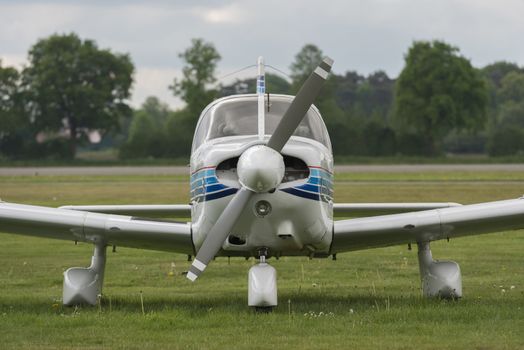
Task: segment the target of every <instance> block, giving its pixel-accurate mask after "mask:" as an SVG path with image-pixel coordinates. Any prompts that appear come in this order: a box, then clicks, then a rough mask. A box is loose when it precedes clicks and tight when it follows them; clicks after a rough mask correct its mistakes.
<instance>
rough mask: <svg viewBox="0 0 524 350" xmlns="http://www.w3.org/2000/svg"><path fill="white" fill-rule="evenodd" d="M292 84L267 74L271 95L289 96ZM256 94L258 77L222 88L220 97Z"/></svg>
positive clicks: (267, 87)
mask: <svg viewBox="0 0 524 350" xmlns="http://www.w3.org/2000/svg"><path fill="white" fill-rule="evenodd" d="M290 90H291V84H290V83H289V82H288V81H287V80H286V79H284V78H282V77H281V76H279V75H275V74H271V73H266V92H268V93H270V94H289V93H290ZM255 92H256V77H255V76H253V77H252V78H248V79H242V80H237V81H235V82H234V83H232V84H230V85H226V86H222V88H221V91H220V96H229V95H236V94H249V93H255Z"/></svg>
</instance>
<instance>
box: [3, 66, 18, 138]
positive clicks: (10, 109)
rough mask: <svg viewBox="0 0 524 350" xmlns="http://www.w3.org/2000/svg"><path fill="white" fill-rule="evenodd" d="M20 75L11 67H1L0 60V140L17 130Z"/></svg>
mask: <svg viewBox="0 0 524 350" xmlns="http://www.w3.org/2000/svg"><path fill="white" fill-rule="evenodd" d="M19 81H20V74H19V73H18V71H17V70H16V69H15V68H13V67H2V61H1V60H0V139H1V138H2V136H3V135H6V134H8V133H9V132H11V131H13V130H15V129H16V128H17V124H18V123H17V122H18V120H17V119H18V117H19V114H18V112H19V108H20V98H19V96H20V91H19Z"/></svg>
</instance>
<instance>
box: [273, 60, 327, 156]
mask: <svg viewBox="0 0 524 350" xmlns="http://www.w3.org/2000/svg"><path fill="white" fill-rule="evenodd" d="M332 65H333V60H332V59H331V58H329V57H325V58H324V59H323V60H322V62H321V63H320V64H319V65H318V67H317V68H316V69H315V70H314V71H313V73H311V75H310V76H309V78H307V80H306V82H305V83H304V85H302V87H301V88H300V90H299V91H298V93H297V95H296V96H295V98H294V99H293V102H291V105H290V106H289V108H288V110H287V111H286V113H285V114H284V116H283V117H282V120H281V121H280V123H279V124H278V126H277V128H276V129H275V132H274V133H273V135H271V138H270V139H269V142H268V143H267V146H268V147H270V148H272V149H274V150H275V151H277V152H280V151H281V150H282V148H283V147H284V145H285V144H286V142H287V141H288V140H289V138H290V137H291V135H293V132H295V130H296V128H297V126H298V124H300V122H301V121H302V119H303V118H304V116H305V115H306V113H307V111H308V110H309V108H310V107H311V105H312V104H313V102H314V101H315V98H316V97H317V95H318V93H319V92H320V88H321V87H322V85H324V82H325V81H326V79H327V77H328V74H329V72H330V71H331V66H332Z"/></svg>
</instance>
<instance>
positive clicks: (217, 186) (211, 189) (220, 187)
mask: <svg viewBox="0 0 524 350" xmlns="http://www.w3.org/2000/svg"><path fill="white" fill-rule="evenodd" d="M224 188H228V187H227V186H224V185H222V184H215V185H210V186H206V192H215V191H218V190H223V189H224Z"/></svg>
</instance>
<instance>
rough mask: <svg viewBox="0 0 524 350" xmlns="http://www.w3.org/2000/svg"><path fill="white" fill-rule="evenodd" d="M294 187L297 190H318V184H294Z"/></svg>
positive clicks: (317, 191) (316, 191)
mask: <svg viewBox="0 0 524 350" xmlns="http://www.w3.org/2000/svg"><path fill="white" fill-rule="evenodd" d="M294 188H296V189H299V190H304V191H310V192H315V193H319V192H320V187H319V186H318V185H310V184H304V185H300V186H296V187H294Z"/></svg>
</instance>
